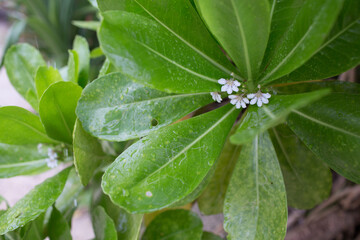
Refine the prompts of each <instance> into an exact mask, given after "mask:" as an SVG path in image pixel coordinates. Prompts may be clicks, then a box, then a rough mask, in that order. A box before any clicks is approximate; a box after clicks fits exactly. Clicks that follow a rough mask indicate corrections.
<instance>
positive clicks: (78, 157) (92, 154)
mask: <svg viewBox="0 0 360 240" xmlns="http://www.w3.org/2000/svg"><path fill="white" fill-rule="evenodd" d="M73 137H74V140H73V146H74V163H75V167H76V170H77V172H78V174H79V177H80V180H81V183H82V184H83V185H84V186H86V185H87V184H88V183H89V181H90V180H91V178H92V177H93V175H94V173H95V171H96V169H97V168H98V167H99V166H100V164H101V163H102V161H103V160H104V159H105V158H106V154H105V153H104V151H103V150H102V148H101V144H100V143H99V141H98V140H97V139H96V138H94V137H92V136H90V135H89V134H88V133H87V132H85V130H84V129H83V128H82V126H81V123H80V121H79V120H77V121H76V124H75V129H74V135H73Z"/></svg>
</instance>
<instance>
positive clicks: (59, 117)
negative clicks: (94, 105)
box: [39, 82, 82, 144]
mask: <svg viewBox="0 0 360 240" xmlns="http://www.w3.org/2000/svg"><path fill="white" fill-rule="evenodd" d="M81 90H82V89H81V87H79V86H78V85H76V84H74V83H71V82H57V83H54V84H52V85H51V86H50V87H49V88H48V89H47V90H46V91H45V92H44V95H43V96H42V98H41V100H40V104H39V114H40V118H41V121H42V123H43V124H44V126H45V130H46V132H47V134H48V135H49V136H50V137H52V138H54V139H57V140H60V141H63V142H66V143H69V144H72V132H73V129H74V124H75V120H76V115H75V108H76V105H77V101H78V100H79V98H80V95H81Z"/></svg>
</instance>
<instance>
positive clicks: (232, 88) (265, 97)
mask: <svg viewBox="0 0 360 240" xmlns="http://www.w3.org/2000/svg"><path fill="white" fill-rule="evenodd" d="M218 83H219V84H221V85H222V87H221V92H227V94H231V93H233V92H236V93H237V92H239V87H240V86H241V83H240V82H239V81H237V80H235V78H234V74H233V73H232V74H231V78H230V79H229V80H227V79H224V78H221V79H219V80H218ZM258 88H259V91H257V92H256V93H249V94H245V93H244V92H245V89H243V90H242V91H243V93H241V94H238V95H229V99H230V103H231V104H232V105H235V107H236V108H238V109H240V108H241V107H242V108H246V106H247V104H250V105H254V104H256V105H257V106H258V107H261V106H262V105H263V104H268V103H269V98H270V97H271V94H270V93H263V92H261V90H260V85H258ZM210 94H211V96H212V98H213V99H214V101H216V102H218V103H220V102H221V101H222V98H221V94H220V92H211V93H210ZM249 99H251V101H250V100H249Z"/></svg>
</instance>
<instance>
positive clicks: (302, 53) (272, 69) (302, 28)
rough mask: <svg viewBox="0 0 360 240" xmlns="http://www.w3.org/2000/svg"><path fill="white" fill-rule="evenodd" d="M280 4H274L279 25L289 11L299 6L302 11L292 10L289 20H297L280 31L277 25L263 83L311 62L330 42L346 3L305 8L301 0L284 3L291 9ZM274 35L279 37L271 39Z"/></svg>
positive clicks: (327, 1)
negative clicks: (330, 33) (339, 14)
mask: <svg viewBox="0 0 360 240" xmlns="http://www.w3.org/2000/svg"><path fill="white" fill-rule="evenodd" d="M277 2H278V1H275V2H274V4H275V6H274V11H275V12H274V15H273V19H274V18H275V19H274V21H275V22H278V21H283V14H284V12H285V11H287V10H288V8H289V7H294V6H296V5H298V9H296V10H295V11H294V10H291V11H290V14H286V13H285V19H287V17H291V16H292V17H293V20H292V21H291V24H289V25H288V24H286V23H285V24H280V29H278V28H277V27H276V25H273V27H272V33H271V34H270V41H269V45H268V49H269V50H268V52H267V54H266V58H265V63H266V65H265V66H264V67H265V70H264V72H263V74H262V77H261V78H260V80H261V81H260V83H268V82H271V81H273V80H275V79H277V78H279V77H282V76H284V75H285V74H288V73H290V72H292V71H293V70H295V69H296V68H298V67H300V66H301V65H302V64H304V63H305V62H306V61H307V60H308V59H310V58H311V57H312V56H313V54H314V53H315V52H316V50H317V49H318V48H319V47H320V46H321V44H322V43H323V42H324V40H325V39H326V36H327V34H328V33H329V31H330V30H331V28H332V26H333V24H334V22H335V20H336V18H337V16H338V13H339V11H340V10H341V7H342V3H343V0H318V1H305V2H304V3H302V4H301V2H302V1H300V4H299V0H298V1H286V0H284V2H288V3H289V4H291V5H288V4H286V3H285V5H283V4H281V2H280V3H279V4H277ZM299 5H300V6H299ZM284 7H286V8H284ZM291 13H292V14H294V13H295V14H294V15H292V14H291ZM279 18H280V19H281V20H280V19H279ZM277 31H279V32H277ZM273 34H274V35H275V36H276V37H275V36H271V35H273Z"/></svg>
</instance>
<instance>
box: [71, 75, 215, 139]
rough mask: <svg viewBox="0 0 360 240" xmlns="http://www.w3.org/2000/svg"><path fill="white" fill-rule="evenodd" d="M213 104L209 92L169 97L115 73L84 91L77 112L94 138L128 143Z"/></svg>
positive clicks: (97, 81)
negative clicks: (126, 141) (127, 141)
mask: <svg viewBox="0 0 360 240" xmlns="http://www.w3.org/2000/svg"><path fill="white" fill-rule="evenodd" d="M210 102H213V100H212V99H211V96H210V94H209V93H201V94H198V93H193V94H182V95H169V94H166V93H164V92H160V91H157V90H153V89H149V88H146V87H144V86H142V85H139V84H137V83H134V82H132V81H131V80H129V79H128V78H127V77H125V76H124V75H122V74H120V73H115V74H110V75H106V76H104V77H102V78H99V79H97V80H96V81H94V82H92V83H91V84H89V86H87V87H86V88H85V90H84V92H83V94H82V97H81V98H80V101H79V104H78V107H77V109H76V113H77V116H78V117H79V119H80V121H81V122H82V124H83V126H84V129H85V130H86V131H88V132H90V133H91V134H92V135H94V136H96V137H98V138H101V139H105V140H110V141H125V140H129V139H134V138H138V137H142V136H145V135H147V134H148V133H149V132H151V131H154V130H156V129H159V128H161V127H163V126H166V125H169V124H170V123H172V122H174V121H175V120H178V119H180V118H181V117H183V116H185V115H186V114H188V113H190V112H192V111H194V110H196V109H197V108H199V107H202V106H204V105H206V104H208V103H210ZM135 119H136V120H135Z"/></svg>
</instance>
